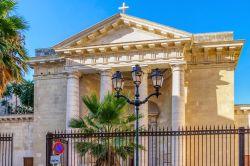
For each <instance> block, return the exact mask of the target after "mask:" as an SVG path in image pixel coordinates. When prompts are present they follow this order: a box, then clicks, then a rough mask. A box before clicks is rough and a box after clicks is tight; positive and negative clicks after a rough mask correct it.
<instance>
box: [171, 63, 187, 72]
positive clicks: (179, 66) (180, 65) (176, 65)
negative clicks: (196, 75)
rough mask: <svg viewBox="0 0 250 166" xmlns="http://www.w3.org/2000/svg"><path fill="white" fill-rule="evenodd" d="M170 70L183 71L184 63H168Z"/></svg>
mask: <svg viewBox="0 0 250 166" xmlns="http://www.w3.org/2000/svg"><path fill="white" fill-rule="evenodd" d="M170 66H171V69H172V71H183V70H185V68H186V63H184V62H183V63H170Z"/></svg>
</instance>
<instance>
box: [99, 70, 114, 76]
mask: <svg viewBox="0 0 250 166" xmlns="http://www.w3.org/2000/svg"><path fill="white" fill-rule="evenodd" d="M99 73H100V75H101V76H110V77H112V74H113V70H112V69H104V70H99Z"/></svg>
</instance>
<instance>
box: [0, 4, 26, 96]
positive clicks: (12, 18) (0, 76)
mask: <svg viewBox="0 0 250 166" xmlns="http://www.w3.org/2000/svg"><path fill="white" fill-rule="evenodd" d="M16 5H17V3H16V2H15V1H14V0H1V1H0V95H1V94H2V93H3V92H4V89H5V87H6V85H7V84H8V83H9V82H11V81H16V82H20V81H22V80H23V75H24V73H25V72H27V71H28V65H27V64H26V61H27V60H28V59H29V58H28V56H27V53H26V49H25V47H24V40H23V35H22V33H23V31H24V30H26V29H27V28H28V26H27V23H26V22H25V21H24V19H23V18H22V17H20V16H17V15H15V14H14V9H15V7H16Z"/></svg>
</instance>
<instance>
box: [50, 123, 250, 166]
mask: <svg viewBox="0 0 250 166" xmlns="http://www.w3.org/2000/svg"><path fill="white" fill-rule="evenodd" d="M134 138H135V132H134V131H132V130H131V131H121V130H116V131H112V132H95V133H82V132H77V131H74V132H72V131H71V132H70V133H67V132H64V131H62V132H55V133H48V134H47V138H46V139H47V141H46V142H47V166H51V164H50V156H52V155H54V154H53V150H52V148H53V144H54V143H55V142H56V141H61V142H62V143H63V144H64V145H65V153H64V154H63V155H62V156H61V157H60V158H61V166H99V165H103V166H133V165H134V161H133V158H134V153H135V151H134V147H135V144H134ZM139 144H140V146H139V147H140V149H139V164H140V166H250V162H249V161H250V157H249V156H250V148H249V147H250V129H249V128H235V127H200V128H199V127H198V128H197V127H196V128H185V129H184V128H182V129H179V130H178V131H172V130H171V129H168V128H156V129H150V130H148V131H145V130H144V131H140V133H139Z"/></svg>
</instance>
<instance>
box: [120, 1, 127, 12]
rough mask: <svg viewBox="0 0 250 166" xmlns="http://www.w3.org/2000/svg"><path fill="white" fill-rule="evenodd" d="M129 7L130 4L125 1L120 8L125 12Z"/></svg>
mask: <svg viewBox="0 0 250 166" xmlns="http://www.w3.org/2000/svg"><path fill="white" fill-rule="evenodd" d="M128 8H129V6H126V4H125V2H123V3H122V7H119V8H118V9H119V10H121V11H122V13H123V14H124V13H125V12H126V10H127V9H128Z"/></svg>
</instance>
